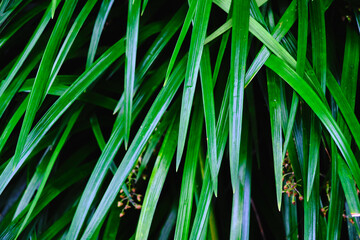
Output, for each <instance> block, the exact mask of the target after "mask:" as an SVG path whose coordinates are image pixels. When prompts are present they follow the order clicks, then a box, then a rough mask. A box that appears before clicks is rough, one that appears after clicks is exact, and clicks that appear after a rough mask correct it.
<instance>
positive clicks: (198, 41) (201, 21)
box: [176, 0, 216, 192]
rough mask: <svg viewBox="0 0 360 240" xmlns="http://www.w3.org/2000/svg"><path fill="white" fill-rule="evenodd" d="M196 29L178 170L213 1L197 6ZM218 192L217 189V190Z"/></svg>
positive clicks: (186, 83) (184, 97)
mask: <svg viewBox="0 0 360 240" xmlns="http://www.w3.org/2000/svg"><path fill="white" fill-rule="evenodd" d="M196 9H197V11H196V13H195V19H194V28H193V31H192V34H191V40H190V49H189V57H188V62H187V66H186V75H185V81H184V90H183V95H182V103H181V113H180V126H179V139H178V146H177V153H176V169H178V168H179V165H180V162H181V157H182V154H183V151H184V147H185V140H186V135H187V129H188V125H189V118H190V113H191V106H192V102H193V98H194V93H195V87H196V81H197V77H198V73H199V68H200V60H201V56H202V52H203V49H204V40H205V35H206V30H207V25H208V22H209V17H210V10H211V0H201V1H199V3H198V5H197V8H196ZM215 192H216V189H215Z"/></svg>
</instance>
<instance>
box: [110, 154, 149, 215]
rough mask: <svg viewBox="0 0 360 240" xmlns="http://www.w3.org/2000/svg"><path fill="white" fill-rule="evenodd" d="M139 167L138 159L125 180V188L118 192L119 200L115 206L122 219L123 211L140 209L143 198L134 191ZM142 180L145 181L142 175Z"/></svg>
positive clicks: (139, 161)
mask: <svg viewBox="0 0 360 240" xmlns="http://www.w3.org/2000/svg"><path fill="white" fill-rule="evenodd" d="M140 165H141V159H140V158H139V160H138V161H137V163H136V165H135V167H134V169H133V170H132V171H131V172H130V174H129V176H128V177H127V179H126V182H125V185H126V188H122V189H121V190H120V200H119V201H118V202H117V206H118V207H119V208H120V217H123V216H124V215H125V211H126V210H128V209H130V208H132V207H133V208H134V209H141V201H142V197H143V196H142V195H141V194H139V193H137V191H136V183H137V182H136V179H137V175H138V172H139V167H140ZM142 178H143V179H146V177H145V175H143V176H142ZM124 189H125V191H124ZM127 189H129V190H127Z"/></svg>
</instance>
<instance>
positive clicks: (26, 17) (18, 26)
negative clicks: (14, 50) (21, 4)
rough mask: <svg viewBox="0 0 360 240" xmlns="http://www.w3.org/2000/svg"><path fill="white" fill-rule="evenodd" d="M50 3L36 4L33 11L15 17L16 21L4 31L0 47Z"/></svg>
mask: <svg viewBox="0 0 360 240" xmlns="http://www.w3.org/2000/svg"><path fill="white" fill-rule="evenodd" d="M47 6H48V4H41V5H38V6H35V7H34V8H33V9H32V10H31V11H29V12H27V13H25V14H23V15H22V16H21V17H19V18H18V19H14V20H15V22H14V23H12V24H11V25H10V26H9V27H8V29H7V31H6V32H4V34H3V36H2V37H1V39H0V48H1V47H3V46H4V44H5V43H6V42H8V40H9V39H10V38H11V37H12V36H14V35H15V33H17V32H18V31H19V29H22V27H23V26H24V25H25V24H26V23H27V22H29V21H30V20H31V19H33V18H34V17H35V16H36V15H38V14H39V13H40V12H42V11H44V9H46V8H47ZM0 32H2V31H1V28H0Z"/></svg>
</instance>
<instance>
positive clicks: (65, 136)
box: [16, 108, 82, 239]
mask: <svg viewBox="0 0 360 240" xmlns="http://www.w3.org/2000/svg"><path fill="white" fill-rule="evenodd" d="M81 110H82V108H80V109H79V110H77V111H76V112H74V114H73V115H72V116H71V117H70V119H69V121H68V123H67V126H66V128H65V130H64V132H63V134H62V136H61V138H60V139H59V142H58V143H57V145H56V147H55V150H54V152H53V154H52V155H51V158H50V160H49V164H48V165H47V167H46V170H45V173H44V176H43V178H42V180H41V184H40V186H39V188H38V190H37V192H36V195H35V197H34V199H33V200H32V202H31V205H30V209H28V211H27V213H26V216H25V219H24V220H23V221H22V224H21V227H20V229H19V231H18V233H17V235H16V239H17V238H18V237H19V235H20V233H21V232H22V231H23V230H24V228H25V226H26V225H27V221H28V220H29V218H30V216H31V214H32V212H33V210H34V209H35V206H36V204H37V203H38V201H39V199H40V196H41V194H42V192H43V190H44V188H45V185H46V182H47V180H48V178H49V176H50V173H51V170H52V168H53V166H54V164H55V161H56V159H57V158H58V156H59V154H60V151H61V149H62V148H63V146H64V144H65V142H66V140H67V139H68V137H69V134H70V131H71V129H72V127H73V126H74V124H75V122H76V120H77V118H78V117H79V115H80V113H81Z"/></svg>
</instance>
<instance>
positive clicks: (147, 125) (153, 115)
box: [81, 58, 186, 239]
mask: <svg viewBox="0 0 360 240" xmlns="http://www.w3.org/2000/svg"><path fill="white" fill-rule="evenodd" d="M185 60H186V59H185V58H184V59H183V61H182V62H181V63H179V65H178V68H177V69H176V70H174V72H173V76H174V77H173V78H171V79H170V80H169V84H167V85H166V86H164V87H163V88H162V90H161V91H160V93H159V94H158V96H157V98H156V99H155V101H154V103H153V105H152V107H151V109H150V110H149V112H148V114H147V116H146V117H145V119H144V121H143V123H142V125H141V126H140V129H139V131H138V133H137V134H136V136H135V138H134V140H133V142H132V143H131V145H130V147H129V149H128V151H127V152H126V154H125V156H124V158H123V160H122V162H121V164H120V166H119V168H118V170H117V171H116V174H115V175H114V177H113V178H112V180H111V182H110V184H109V185H108V188H107V190H106V192H105V194H104V196H103V198H102V199H101V201H100V204H99V206H98V207H97V209H96V211H95V213H94V215H93V217H92V218H91V220H90V222H89V224H88V225H87V227H86V229H85V232H84V234H83V236H82V238H81V239H88V238H90V237H91V236H92V235H93V234H94V231H95V230H96V228H97V226H98V225H99V224H100V222H101V221H102V219H103V218H104V217H105V215H106V213H107V211H108V210H109V207H110V205H111V204H112V203H113V201H114V199H115V197H116V195H117V192H118V191H119V190H120V187H121V186H122V185H123V183H124V181H125V179H126V177H127V176H128V174H129V172H130V171H131V169H132V168H133V166H134V164H135V161H136V160H137V158H138V157H139V155H140V153H141V151H142V149H143V148H144V146H145V144H146V142H147V140H148V139H149V137H150V136H151V133H152V132H153V131H154V129H155V127H156V125H157V123H158V122H159V121H160V118H161V117H162V115H163V114H164V112H165V110H166V109H167V107H168V106H169V104H170V102H171V100H172V98H173V97H174V95H175V93H176V91H177V89H178V88H179V87H180V84H181V82H182V80H183V77H184V74H185V69H184V68H185V66H184V65H185V64H184V63H185ZM109 146H111V145H110V144H109ZM109 150H110V151H111V149H109Z"/></svg>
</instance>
